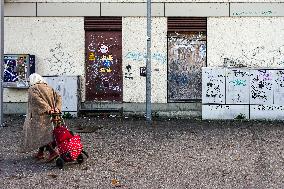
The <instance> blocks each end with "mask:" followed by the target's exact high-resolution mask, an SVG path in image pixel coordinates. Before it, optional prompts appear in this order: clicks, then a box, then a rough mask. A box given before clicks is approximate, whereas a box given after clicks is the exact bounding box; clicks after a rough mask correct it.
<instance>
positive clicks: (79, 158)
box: [77, 154, 84, 164]
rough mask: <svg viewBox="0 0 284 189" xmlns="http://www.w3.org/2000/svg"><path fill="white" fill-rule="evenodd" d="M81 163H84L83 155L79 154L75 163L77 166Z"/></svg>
mask: <svg viewBox="0 0 284 189" xmlns="http://www.w3.org/2000/svg"><path fill="white" fill-rule="evenodd" d="M83 161H84V157H83V154H80V155H79V156H78V157H77V162H78V163H79V164H81V163H83Z"/></svg>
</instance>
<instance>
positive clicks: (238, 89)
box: [226, 68, 250, 104]
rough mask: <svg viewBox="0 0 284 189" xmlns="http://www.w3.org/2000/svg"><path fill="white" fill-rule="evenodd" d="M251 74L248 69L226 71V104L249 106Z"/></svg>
mask: <svg viewBox="0 0 284 189" xmlns="http://www.w3.org/2000/svg"><path fill="white" fill-rule="evenodd" d="M249 77H250V73H249V70H246V69H237V68H232V69H227V71H226V103H228V104H248V103H249V96H248V95H247V91H249V87H250V83H249V81H250V80H249Z"/></svg>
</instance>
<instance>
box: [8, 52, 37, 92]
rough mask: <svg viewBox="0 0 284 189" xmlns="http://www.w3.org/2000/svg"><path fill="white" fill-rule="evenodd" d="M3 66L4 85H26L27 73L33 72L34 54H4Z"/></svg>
mask: <svg viewBox="0 0 284 189" xmlns="http://www.w3.org/2000/svg"><path fill="white" fill-rule="evenodd" d="M3 67H4V82H5V86H17V87H24V86H28V83H27V79H28V77H29V74H32V73H34V72H35V56H34V55H29V54H5V55H4V66H3ZM28 67H29V69H28Z"/></svg>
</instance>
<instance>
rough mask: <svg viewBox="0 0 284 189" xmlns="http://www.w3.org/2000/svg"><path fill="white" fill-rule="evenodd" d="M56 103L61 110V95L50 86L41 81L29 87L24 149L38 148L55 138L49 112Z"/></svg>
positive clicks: (24, 128)
mask: <svg viewBox="0 0 284 189" xmlns="http://www.w3.org/2000/svg"><path fill="white" fill-rule="evenodd" d="M54 105H55V107H57V108H58V109H59V110H60V111H61V106H62V99H61V96H60V95H59V94H58V93H56V92H55V91H54V90H53V89H52V88H51V87H50V86H48V85H47V84H45V83H40V84H35V85H33V86H31V87H30V88H29V90H28V109H27V117H26V119H25V123H24V127H23V133H24V140H23V149H22V151H31V150H34V149H37V148H39V147H41V146H43V145H46V144H48V143H49V142H51V141H52V140H53V136H52V124H51V122H50V117H49V115H48V112H49V111H50V110H51V109H53V108H54Z"/></svg>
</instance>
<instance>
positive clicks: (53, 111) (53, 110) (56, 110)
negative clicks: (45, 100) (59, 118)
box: [49, 108, 60, 114]
mask: <svg viewBox="0 0 284 189" xmlns="http://www.w3.org/2000/svg"><path fill="white" fill-rule="evenodd" d="M54 113H60V110H59V109H58V108H54V109H51V110H49V114H54Z"/></svg>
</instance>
